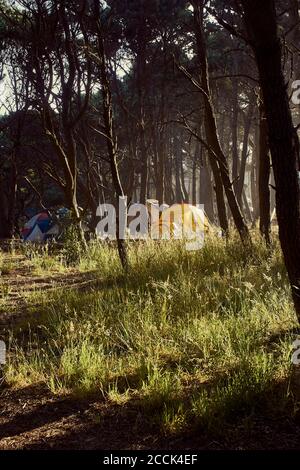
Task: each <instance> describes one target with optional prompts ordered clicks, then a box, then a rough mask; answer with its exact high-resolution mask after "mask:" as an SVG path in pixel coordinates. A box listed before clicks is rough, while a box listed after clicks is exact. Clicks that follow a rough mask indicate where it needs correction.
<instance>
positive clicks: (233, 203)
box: [192, 0, 250, 244]
mask: <svg viewBox="0 0 300 470" xmlns="http://www.w3.org/2000/svg"><path fill="white" fill-rule="evenodd" d="M192 3H193V6H194V21H195V33H196V41H197V53H198V60H199V65H200V71H201V88H202V90H203V92H202V95H203V96H204V103H205V133H206V140H207V144H208V150H209V154H210V158H211V161H212V160H214V162H215V164H216V165H217V166H218V168H219V173H220V175H221V179H222V183H223V186H224V190H225V194H226V197H227V201H228V205H229V207H230V210H231V213H232V217H233V220H234V223H235V226H236V228H237V230H238V232H239V234H240V237H241V240H242V242H243V243H246V244H248V243H249V242H250V234H249V230H248V227H247V224H246V223H245V220H244V217H243V215H242V213H241V210H240V207H239V205H238V203H237V199H236V197H235V194H234V191H233V188H232V183H231V181H230V176H229V170H228V163H227V159H226V157H225V155H224V153H223V150H222V148H221V144H220V140H219V136H218V131H217V125H216V118H215V114H214V108H213V103H212V99H211V93H210V84H209V74H208V63H207V51H206V43H205V37H204V31H203V4H204V1H203V0H193V2H192Z"/></svg>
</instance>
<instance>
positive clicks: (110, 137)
mask: <svg viewBox="0 0 300 470" xmlns="http://www.w3.org/2000/svg"><path fill="white" fill-rule="evenodd" d="M94 6H95V18H96V25H97V40H98V49H99V59H100V67H99V69H100V81H101V85H102V87H101V88H102V97H103V122H104V127H105V134H106V136H107V138H106V142H107V151H108V156H109V161H110V169H111V175H112V180H113V184H114V189H115V192H116V196H117V208H116V214H117V220H116V222H117V224H116V237H117V244H118V251H119V256H120V260H121V263H122V266H123V268H124V269H127V268H128V258H127V250H126V242H125V240H124V239H123V238H122V237H120V233H119V229H120V219H119V214H118V203H119V198H121V197H123V196H124V193H123V188H122V184H121V180H120V176H119V170H118V165H117V153H118V149H117V144H116V138H115V134H114V128H113V109H112V96H111V90H110V84H109V80H108V76H107V64H106V54H105V47H104V40H103V35H102V25H101V22H100V17H101V14H100V1H99V0H94Z"/></svg>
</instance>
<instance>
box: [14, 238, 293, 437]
mask: <svg viewBox="0 0 300 470" xmlns="http://www.w3.org/2000/svg"><path fill="white" fill-rule="evenodd" d="M31 263H32V266H33V268H34V269H35V271H36V272H40V273H42V271H43V270H47V272H51V270H52V271H57V270H60V271H61V272H67V270H68V269H69V268H68V267H66V266H67V265H66V262H65V258H64V256H63V254H62V253H59V254H57V255H56V256H51V255H49V253H38V254H36V255H34V256H32V257H31ZM130 263H131V269H130V272H129V273H128V274H127V275H126V276H125V275H124V274H123V272H122V271H121V268H120V265H119V261H118V257H117V254H116V252H115V250H113V249H112V248H111V247H109V246H105V245H102V246H101V245H97V244H92V245H91V246H90V249H89V252H88V254H87V255H85V256H84V257H79V261H78V263H77V266H76V269H77V270H79V271H81V272H87V271H88V272H94V274H95V277H96V278H97V283H96V284H95V285H94V287H92V288H90V289H88V290H85V291H82V290H81V291H78V290H74V289H73V290H66V289H57V290H54V291H51V293H45V294H43V293H41V294H40V299H39V303H40V305H39V308H38V309H36V307H32V309H31V310H32V311H31V313H32V316H31V321H30V327H29V326H24V327H23V329H22V331H21V332H20V331H18V332H17V333H15V334H14V337H13V339H12V340H11V346H10V352H11V353H10V358H9V362H8V364H7V366H6V379H7V382H8V384H10V385H11V386H15V387H18V386H24V385H30V384H35V383H37V382H43V383H45V384H46V385H47V386H48V387H49V388H50V389H51V390H52V392H53V393H56V394H67V393H73V394H75V395H78V396H86V395H88V394H98V395H99V397H101V398H103V399H105V400H108V401H110V402H113V403H117V404H120V405H122V404H125V403H127V402H129V401H130V400H135V402H137V403H138V404H139V406H140V407H141V409H142V410H143V413H145V414H146V415H147V416H148V417H149V419H151V420H152V421H153V422H154V423H155V424H156V425H159V427H160V428H161V430H162V431H163V432H165V433H176V432H179V431H182V430H184V429H186V428H187V427H190V426H200V427H201V428H203V429H206V430H209V431H212V432H214V433H219V432H220V429H221V428H222V427H224V425H225V424H227V425H230V424H232V423H235V422H237V421H239V422H243V423H246V424H245V426H246V425H247V426H249V423H250V424H251V420H252V419H254V417H255V416H256V415H258V414H261V413H263V414H270V415H273V414H277V415H278V414H279V415H280V413H281V414H283V415H289V416H291V415H293V413H294V411H295V409H296V408H297V403H296V398H295V397H294V396H293V393H292V389H291V385H290V383H291V376H292V369H291V364H290V354H291V348H292V340H293V338H294V336H293V333H292V330H293V328H294V327H296V326H297V324H296V319H295V316H294V312H293V308H292V304H291V299H290V294H289V288H288V283H287V279H286V274H285V270H284V266H283V263H282V260H281V255H280V250H279V247H278V246H277V244H275V246H274V249H273V250H272V251H271V252H269V251H268V250H267V249H266V248H265V246H264V244H263V243H262V242H261V241H260V240H259V239H258V238H257V240H255V243H254V248H253V253H252V254H251V255H249V254H248V255H246V254H245V253H244V252H243V248H242V247H241V246H240V243H239V241H238V240H237V239H235V238H233V239H232V240H231V241H230V242H228V243H227V244H226V243H225V242H224V241H222V240H220V239H217V238H216V239H210V240H207V241H206V244H205V246H204V248H203V249H202V250H200V251H197V252H188V251H186V250H185V248H184V245H183V244H180V243H177V242H172V243H160V244H159V243H147V244H133V245H132V246H131V248H130ZM72 269H75V268H74V263H73V268H72Z"/></svg>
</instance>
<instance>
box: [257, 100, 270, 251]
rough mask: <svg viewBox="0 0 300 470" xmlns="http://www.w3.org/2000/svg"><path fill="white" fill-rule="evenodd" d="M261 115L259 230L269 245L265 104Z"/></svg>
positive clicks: (268, 158) (268, 168)
mask: <svg viewBox="0 0 300 470" xmlns="http://www.w3.org/2000/svg"><path fill="white" fill-rule="evenodd" d="M259 114H260V119H259V122H260V125H259V128H260V131H259V170H258V186H259V213H260V223H259V229H260V232H261V234H262V236H263V237H264V238H265V240H266V243H267V245H270V243H271V216H270V186H269V180H270V170H271V166H270V157H269V142H268V126H267V121H266V116H265V113H264V109H263V104H262V103H261V104H260V106H259Z"/></svg>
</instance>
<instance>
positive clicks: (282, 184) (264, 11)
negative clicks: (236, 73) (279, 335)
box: [242, 0, 300, 320]
mask: <svg viewBox="0 0 300 470" xmlns="http://www.w3.org/2000/svg"><path fill="white" fill-rule="evenodd" d="M242 4H243V6H244V17H245V24H246V28H247V32H248V36H249V40H250V41H251V46H252V48H253V51H254V54H255V58H256V62H257V66H258V70H259V76H260V83H261V90H262V94H263V100H264V107H265V113H266V118H267V123H268V134H269V145H270V150H271V157H272V164H273V170H274V178H275V186H276V212H277V220H278V225H279V238H280V243H281V247H282V251H283V256H284V261H285V265H286V268H287V272H288V275H289V279H290V284H291V289H292V295H293V300H294V305H295V310H296V313H297V316H298V319H299V320H300V295H299V294H300V212H299V197H300V191H299V178H298V173H297V170H298V165H299V140H298V136H297V133H296V131H295V129H294V126H293V122H292V116H291V111H290V108H289V99H288V94H287V88H286V82H285V78H284V75H283V71H282V45H281V41H280V39H279V37H278V33H277V21H276V10H275V2H274V0H264V1H263V2H262V1H261V0H251V1H250V0H242ZM266 18H267V19H268V21H266Z"/></svg>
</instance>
